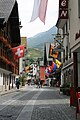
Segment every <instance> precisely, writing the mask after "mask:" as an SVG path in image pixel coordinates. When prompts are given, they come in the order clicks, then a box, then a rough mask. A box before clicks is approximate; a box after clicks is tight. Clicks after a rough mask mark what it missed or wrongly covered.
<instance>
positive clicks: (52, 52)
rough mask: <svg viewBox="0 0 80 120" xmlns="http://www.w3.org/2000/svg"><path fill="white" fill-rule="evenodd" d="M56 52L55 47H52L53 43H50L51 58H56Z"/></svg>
mask: <svg viewBox="0 0 80 120" xmlns="http://www.w3.org/2000/svg"><path fill="white" fill-rule="evenodd" d="M58 54H59V53H58V52H55V49H54V45H53V44H51V45H50V57H53V58H58Z"/></svg>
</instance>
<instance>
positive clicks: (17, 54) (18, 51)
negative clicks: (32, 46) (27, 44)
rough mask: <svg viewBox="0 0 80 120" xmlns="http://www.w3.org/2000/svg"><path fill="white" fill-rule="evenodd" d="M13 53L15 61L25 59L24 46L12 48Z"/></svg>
mask: <svg viewBox="0 0 80 120" xmlns="http://www.w3.org/2000/svg"><path fill="white" fill-rule="evenodd" d="M12 52H13V54H14V58H15V59H19V58H21V57H24V45H20V46H17V47H14V48H12Z"/></svg>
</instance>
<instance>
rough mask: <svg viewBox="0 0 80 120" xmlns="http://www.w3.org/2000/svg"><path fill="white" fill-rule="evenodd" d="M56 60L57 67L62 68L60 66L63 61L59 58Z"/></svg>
mask: <svg viewBox="0 0 80 120" xmlns="http://www.w3.org/2000/svg"><path fill="white" fill-rule="evenodd" d="M55 62H56V65H57V67H58V68H60V66H61V65H62V63H61V62H60V61H59V60H57V59H55Z"/></svg>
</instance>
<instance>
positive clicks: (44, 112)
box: [0, 86, 78, 120]
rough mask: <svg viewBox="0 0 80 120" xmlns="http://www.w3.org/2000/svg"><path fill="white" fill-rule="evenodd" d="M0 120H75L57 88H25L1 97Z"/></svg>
mask: <svg viewBox="0 0 80 120" xmlns="http://www.w3.org/2000/svg"><path fill="white" fill-rule="evenodd" d="M0 120H76V114H75V109H74V108H73V107H70V104H69V96H65V95H62V94H59V88H49V87H48V88H47V87H44V88H36V86H27V87H25V88H24V89H20V90H15V91H14V92H12V93H9V94H3V95H1V97H0ZM77 120H78V119H77Z"/></svg>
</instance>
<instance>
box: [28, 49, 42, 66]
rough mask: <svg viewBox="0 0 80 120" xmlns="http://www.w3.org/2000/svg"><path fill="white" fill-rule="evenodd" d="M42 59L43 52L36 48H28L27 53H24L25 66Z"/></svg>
mask: <svg viewBox="0 0 80 120" xmlns="http://www.w3.org/2000/svg"><path fill="white" fill-rule="evenodd" d="M42 57H43V50H40V49H36V48H28V52H27V53H26V59H27V64H30V63H32V62H35V61H36V60H37V59H38V58H42Z"/></svg>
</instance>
